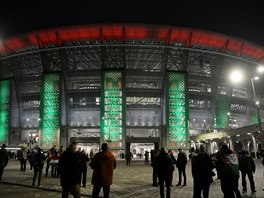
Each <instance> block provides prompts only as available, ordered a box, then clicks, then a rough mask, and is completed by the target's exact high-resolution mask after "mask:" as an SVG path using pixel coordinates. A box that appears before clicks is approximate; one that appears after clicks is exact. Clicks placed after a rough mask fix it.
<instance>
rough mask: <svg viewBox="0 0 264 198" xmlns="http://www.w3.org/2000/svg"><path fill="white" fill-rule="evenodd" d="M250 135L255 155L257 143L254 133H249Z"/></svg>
mask: <svg viewBox="0 0 264 198" xmlns="http://www.w3.org/2000/svg"><path fill="white" fill-rule="evenodd" d="M250 137H251V138H252V143H253V149H254V152H255V155H256V154H257V151H258V148H257V143H256V138H255V136H254V135H252V134H250Z"/></svg>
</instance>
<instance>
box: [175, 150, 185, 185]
mask: <svg viewBox="0 0 264 198" xmlns="http://www.w3.org/2000/svg"><path fill="white" fill-rule="evenodd" d="M178 151H179V153H178V158H177V164H176V166H177V168H178V172H179V182H178V184H177V186H181V182H182V175H183V185H182V186H186V172H185V169H186V164H187V157H186V154H185V153H184V152H183V151H182V149H181V148H179V149H178Z"/></svg>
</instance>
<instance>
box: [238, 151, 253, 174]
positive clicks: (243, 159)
mask: <svg viewBox="0 0 264 198" xmlns="http://www.w3.org/2000/svg"><path fill="white" fill-rule="evenodd" d="M239 170H240V171H241V172H246V173H252V172H255V171H256V165H255V162H254V160H253V159H252V158H251V157H250V156H249V155H241V156H240V158H239Z"/></svg>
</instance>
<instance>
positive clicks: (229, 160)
mask: <svg viewBox="0 0 264 198" xmlns="http://www.w3.org/2000/svg"><path fill="white" fill-rule="evenodd" d="M216 158H217V161H216V169H217V171H218V173H219V176H220V178H221V176H222V175H223V176H226V175H236V176H238V177H239V165H238V157H237V155H236V154H235V153H233V152H232V151H231V150H229V151H228V152H227V153H222V152H219V154H218V155H217V156H216Z"/></svg>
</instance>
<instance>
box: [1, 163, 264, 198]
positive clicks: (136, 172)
mask: <svg viewBox="0 0 264 198" xmlns="http://www.w3.org/2000/svg"><path fill="white" fill-rule="evenodd" d="M255 162H256V165H257V171H256V173H255V174H254V178H255V183H256V190H257V192H256V193H254V194H251V192H250V191H248V192H247V193H242V195H243V197H244V198H245V197H256V198H264V191H262V188H263V187H264V184H263V167H262V164H261V160H260V159H259V160H256V161H255ZM190 164H191V163H190V161H189V162H188V165H187V171H186V172H187V186H186V187H176V184H177V181H178V173H177V171H175V172H174V181H173V187H172V188H171V191H172V192H171V197H175V198H192V194H193V193H192V190H193V184H192V177H191V170H190V169H191V166H190ZM44 168H45V167H44ZM91 174H92V171H91V169H89V170H88V175H87V179H88V185H87V186H86V188H81V192H82V197H91V191H92V185H91ZM151 174H152V168H151V166H147V165H144V160H139V159H133V160H132V162H131V166H126V165H125V161H124V160H118V161H117V169H116V170H115V171H114V184H113V185H112V186H111V194H110V197H111V198H117V197H118V198H120V197H121V198H126V197H129V198H134V197H135V198H150V197H152V198H155V197H159V188H157V187H152V186H151ZM32 177H33V172H32V171H30V170H29V165H27V170H26V172H20V169H19V161H18V160H10V161H9V164H8V166H7V167H6V169H5V171H4V174H3V182H2V183H1V184H0V197H1V198H18V197H19V198H24V197H46V198H47V197H53V198H57V197H61V193H60V192H61V187H60V182H59V179H58V178H53V177H51V176H50V175H48V177H44V175H43V177H42V182H41V186H40V187H39V188H36V187H34V188H32V187H31V184H32ZM214 179H216V178H214ZM239 189H240V190H241V189H242V187H241V179H240V184H239ZM248 189H250V188H249V187H248ZM100 196H101V197H103V196H102V194H100ZM209 197H210V198H222V197H223V194H222V192H221V189H220V182H219V180H215V181H214V182H213V183H212V185H211V188H210V195H209Z"/></svg>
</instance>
